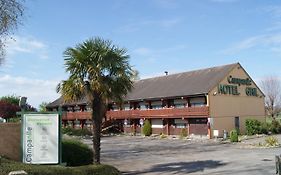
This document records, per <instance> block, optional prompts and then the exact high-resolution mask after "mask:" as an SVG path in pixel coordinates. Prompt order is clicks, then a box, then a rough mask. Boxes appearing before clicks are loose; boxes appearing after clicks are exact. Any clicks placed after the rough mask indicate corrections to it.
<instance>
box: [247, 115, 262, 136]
mask: <svg viewBox="0 0 281 175" xmlns="http://www.w3.org/2000/svg"><path fill="white" fill-rule="evenodd" d="M246 132H247V135H254V134H260V133H261V122H260V121H258V120H256V119H247V120H246Z"/></svg>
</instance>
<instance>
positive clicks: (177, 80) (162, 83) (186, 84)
mask: <svg viewBox="0 0 281 175" xmlns="http://www.w3.org/2000/svg"><path fill="white" fill-rule="evenodd" d="M237 64H239V63H235V64H228V65H224V66H218V67H211V68H207V69H200V70H194V71H189V72H183V73H177V74H171V75H166V76H161V77H155V78H148V79H143V80H139V81H137V82H135V83H134V88H133V89H132V91H131V92H129V93H128V94H127V96H126V97H125V100H142V99H155V98H164V97H166V98H167V97H180V96H191V95H198V94H206V93H208V92H209V91H210V90H211V89H212V88H214V87H215V86H216V85H217V84H218V83H219V82H220V81H221V80H222V79H223V78H224V77H225V76H226V75H227V74H228V73H229V71H230V70H232V69H233V68H234V67H235V66H236V65H237Z"/></svg>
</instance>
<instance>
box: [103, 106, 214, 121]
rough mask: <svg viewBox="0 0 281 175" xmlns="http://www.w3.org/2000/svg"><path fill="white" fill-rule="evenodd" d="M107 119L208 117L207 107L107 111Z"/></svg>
mask: <svg viewBox="0 0 281 175" xmlns="http://www.w3.org/2000/svg"><path fill="white" fill-rule="evenodd" d="M106 115H107V118H108V119H126V118H177V117H187V118H192V117H193V118H194V117H199V116H202V117H207V116H209V107H208V106H203V107H188V108H163V109H147V110H128V111H125V110H120V111H108V112H107V114H106Z"/></svg>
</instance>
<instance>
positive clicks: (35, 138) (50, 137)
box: [22, 114, 60, 164]
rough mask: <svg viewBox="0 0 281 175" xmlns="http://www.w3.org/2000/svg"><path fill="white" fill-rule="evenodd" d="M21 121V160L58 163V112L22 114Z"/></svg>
mask: <svg viewBox="0 0 281 175" xmlns="http://www.w3.org/2000/svg"><path fill="white" fill-rule="evenodd" d="M22 122H23V123H22V127H23V128H22V155H23V156H22V157H23V162H24V163H31V164H58V163H60V162H59V159H60V155H59V154H60V133H59V126H60V123H59V122H60V120H59V114H24V115H23V119H22Z"/></svg>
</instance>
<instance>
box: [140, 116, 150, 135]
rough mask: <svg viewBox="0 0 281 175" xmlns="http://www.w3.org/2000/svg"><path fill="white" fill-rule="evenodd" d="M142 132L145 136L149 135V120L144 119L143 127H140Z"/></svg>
mask: <svg viewBox="0 0 281 175" xmlns="http://www.w3.org/2000/svg"><path fill="white" fill-rule="evenodd" d="M142 133H143V134H144V135H145V136H150V135H151V133H152V126H151V124H150V122H149V120H145V122H144V125H143V128H142Z"/></svg>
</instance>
